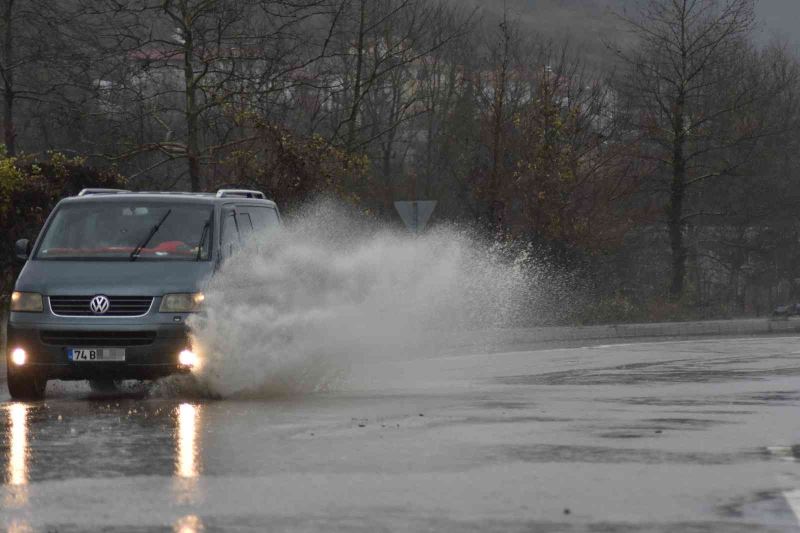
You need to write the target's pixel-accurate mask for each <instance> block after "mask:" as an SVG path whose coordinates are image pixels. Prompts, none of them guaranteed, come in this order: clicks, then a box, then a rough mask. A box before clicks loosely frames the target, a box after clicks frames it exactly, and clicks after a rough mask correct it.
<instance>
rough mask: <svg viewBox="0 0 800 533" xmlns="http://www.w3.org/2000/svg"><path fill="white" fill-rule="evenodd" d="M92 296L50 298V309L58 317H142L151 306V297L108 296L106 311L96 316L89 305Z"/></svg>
mask: <svg viewBox="0 0 800 533" xmlns="http://www.w3.org/2000/svg"><path fill="white" fill-rule="evenodd" d="M92 298H94V296H50V309H51V310H52V311H53V314H54V315H58V316H111V317H114V316H116V317H119V316H122V317H125V316H129V317H130V316H142V315H146V314H147V312H148V311H149V310H150V306H151V305H152V304H153V297H152V296H109V297H108V301H109V304H110V305H109V307H108V311H106V312H105V313H103V314H101V315H98V314H96V313H94V312H93V311H92V308H91V307H90V303H91V301H92Z"/></svg>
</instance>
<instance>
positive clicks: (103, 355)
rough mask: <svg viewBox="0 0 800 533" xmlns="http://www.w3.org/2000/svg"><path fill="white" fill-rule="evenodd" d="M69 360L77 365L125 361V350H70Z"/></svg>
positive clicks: (68, 351)
mask: <svg viewBox="0 0 800 533" xmlns="http://www.w3.org/2000/svg"><path fill="white" fill-rule="evenodd" d="M67 358H68V359H69V360H70V361H73V362H76V363H83V362H101V363H103V362H106V361H124V360H125V348H69V349H68V350H67Z"/></svg>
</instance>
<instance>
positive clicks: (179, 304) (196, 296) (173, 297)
mask: <svg viewBox="0 0 800 533" xmlns="http://www.w3.org/2000/svg"><path fill="white" fill-rule="evenodd" d="M205 299H206V297H205V295H204V294H203V293H202V292H187V293H180V294H165V295H164V297H163V298H162V299H161V307H159V308H158V310H159V312H161V313H196V312H197V311H199V310H200V308H201V307H202V306H203V301H204V300H205Z"/></svg>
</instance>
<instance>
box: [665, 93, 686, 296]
mask: <svg viewBox="0 0 800 533" xmlns="http://www.w3.org/2000/svg"><path fill="white" fill-rule="evenodd" d="M683 106H684V96H683V95H680V96H678V99H677V103H676V106H675V107H676V112H675V117H674V120H675V123H674V124H673V131H674V134H675V139H674V141H673V153H672V183H671V185H670V199H669V204H667V228H668V231H669V243H670V249H671V251H672V274H671V283H670V289H669V294H670V298H671V299H672V300H673V301H675V300H678V299H680V297H681V296H682V295H683V282H684V279H685V277H686V247H685V245H684V241H683V199H684V195H685V192H686V154H685V149H686V131H685V129H684V116H683Z"/></svg>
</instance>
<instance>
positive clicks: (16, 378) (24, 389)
mask: <svg viewBox="0 0 800 533" xmlns="http://www.w3.org/2000/svg"><path fill="white" fill-rule="evenodd" d="M6 368H7V370H8V372H7V374H6V377H7V380H8V393H9V394H10V395H11V398H13V399H14V400H41V399H42V398H44V391H45V389H47V379H46V378H45V377H44V376H41V375H39V374H36V373H35V372H21V371H19V370H17V369H15V368H13V367H12V366H11V365H7V367H6Z"/></svg>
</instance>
